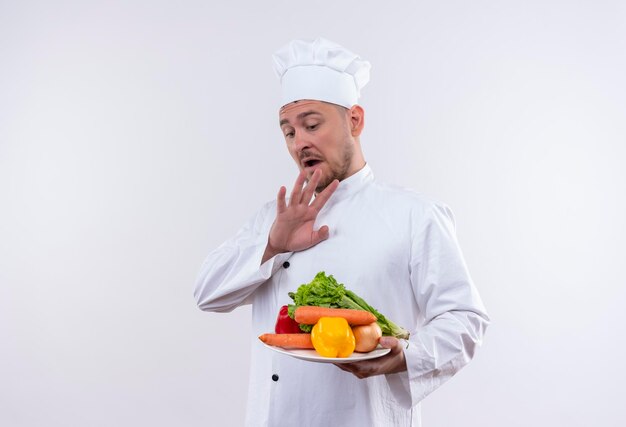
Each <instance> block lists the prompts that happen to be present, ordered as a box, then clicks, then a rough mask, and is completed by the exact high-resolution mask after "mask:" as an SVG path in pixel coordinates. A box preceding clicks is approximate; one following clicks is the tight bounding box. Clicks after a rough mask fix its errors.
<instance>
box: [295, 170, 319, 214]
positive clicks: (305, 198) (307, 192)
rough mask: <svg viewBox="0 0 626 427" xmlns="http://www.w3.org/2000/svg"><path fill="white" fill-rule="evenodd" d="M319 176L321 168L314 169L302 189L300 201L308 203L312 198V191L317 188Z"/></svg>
mask: <svg viewBox="0 0 626 427" xmlns="http://www.w3.org/2000/svg"><path fill="white" fill-rule="evenodd" d="M321 176H322V171H321V170H319V169H316V170H315V172H313V175H312V176H311V179H310V180H309V182H308V183H307V185H306V187H305V188H304V191H303V192H302V199H301V200H300V202H301V203H306V204H307V205H308V204H309V203H310V202H311V198H313V193H314V192H315V189H316V188H317V184H318V183H319V181H320V177H321Z"/></svg>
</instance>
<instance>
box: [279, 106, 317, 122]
mask: <svg viewBox="0 0 626 427" xmlns="http://www.w3.org/2000/svg"><path fill="white" fill-rule="evenodd" d="M312 114H319V115H321V114H322V113H320V112H317V111H314V110H309V111H304V112H302V113H300V114H298V115H297V116H296V120H297V121H300V120H302V119H304V118H305V117H307V116H310V115H312ZM286 124H289V120H287V119H282V120H281V121H280V123H279V125H280V126H282V125H286Z"/></svg>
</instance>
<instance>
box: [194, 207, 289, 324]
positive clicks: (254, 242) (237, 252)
mask: <svg viewBox="0 0 626 427" xmlns="http://www.w3.org/2000/svg"><path fill="white" fill-rule="evenodd" d="M274 206H275V203H273V204H272V203H268V204H267V205H265V206H264V207H263V208H262V209H261V210H260V211H259V212H258V213H257V214H256V215H255V216H254V217H253V218H252V219H250V220H249V221H248V222H247V223H246V224H245V225H244V226H243V228H241V229H240V230H239V231H238V232H237V234H236V235H235V236H234V237H233V238H231V239H229V240H227V241H226V242H224V243H223V244H222V245H220V246H219V247H218V248H217V249H215V250H214V251H213V252H211V253H210V254H209V256H208V257H207V258H206V260H205V261H204V263H203V264H202V267H201V268H200V273H199V275H198V279H197V281H196V287H195V292H194V297H195V299H196V302H197V303H198V307H199V308H200V309H201V310H204V311H216V312H228V311H232V310H233V309H234V308H236V307H238V306H240V305H242V304H247V303H250V299H249V297H250V296H251V295H252V294H253V292H254V291H255V289H257V288H258V287H259V286H260V285H261V284H263V283H264V282H265V281H266V280H267V279H269V278H270V277H271V276H272V274H274V273H275V272H276V270H278V269H279V268H280V266H281V265H282V263H283V261H284V260H285V259H287V258H289V256H290V255H291V253H283V254H278V255H276V256H275V257H273V258H271V259H269V260H267V261H266V262H264V263H263V264H261V261H262V258H263V254H264V252H265V247H266V245H267V239H268V236H269V230H270V228H271V226H272V223H273V220H274V216H273V215H274V213H275V210H274V209H275V208H274Z"/></svg>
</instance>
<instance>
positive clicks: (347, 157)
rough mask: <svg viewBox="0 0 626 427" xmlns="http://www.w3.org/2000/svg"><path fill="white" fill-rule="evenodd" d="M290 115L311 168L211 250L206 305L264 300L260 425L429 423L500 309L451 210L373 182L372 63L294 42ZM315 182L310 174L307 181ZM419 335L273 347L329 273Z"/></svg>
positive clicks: (258, 369) (255, 383)
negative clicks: (290, 307)
mask: <svg viewBox="0 0 626 427" xmlns="http://www.w3.org/2000/svg"><path fill="white" fill-rule="evenodd" d="M274 60H275V65H276V70H277V73H278V75H279V76H280V78H281V86H282V95H283V98H282V107H281V108H280V110H279V124H280V127H281V130H282V132H283V134H284V136H285V141H286V144H287V148H288V150H289V153H290V154H291V156H292V157H293V159H294V161H295V162H296V164H297V165H298V168H299V169H300V174H299V176H298V178H297V179H296V182H295V184H294V187H293V189H292V191H291V193H290V197H289V198H287V197H286V193H287V190H286V188H285V187H281V189H280V190H279V192H278V197H277V200H276V201H273V202H270V203H268V204H266V205H265V206H264V207H263V208H262V209H261V210H260V211H259V212H258V213H257V214H256V215H255V217H254V218H253V219H252V220H251V221H250V222H249V223H248V224H246V225H245V226H244V227H243V228H242V229H241V230H240V231H239V232H238V233H237V235H236V236H235V237H233V238H232V239H230V240H228V241H227V242H225V243H224V244H223V245H221V246H220V247H219V248H217V249H216V250H215V251H213V252H212V253H211V254H210V255H209V257H208V258H207V260H206V261H205V263H204V265H203V267H202V270H201V273H200V276H199V279H198V282H197V287H196V292H195V296H196V299H197V302H198V305H199V307H200V308H201V309H203V310H207V311H230V310H232V309H234V308H235V307H237V306H239V305H242V304H252V337H251V339H252V362H251V363H252V366H251V379H250V389H249V396H248V415H247V424H248V425H267V426H277V425H298V426H327V425H332V426H352V425H366V426H379V425H380V426H383V425H384V426H391V425H412V426H417V425H420V415H419V402H420V401H421V400H422V399H423V398H424V397H425V396H426V395H428V394H429V393H430V392H432V391H433V390H435V389H436V388H437V387H439V385H441V384H442V383H443V382H445V381H446V380H447V379H449V378H450V377H452V375H454V374H455V373H456V372H457V371H458V370H459V369H461V368H462V367H463V366H464V365H466V364H467V363H468V362H469V361H470V360H471V358H472V357H473V355H474V351H475V349H476V347H477V346H478V345H480V343H481V340H482V336H483V334H484V331H485V329H486V327H487V324H488V317H487V314H486V312H485V309H484V307H483V304H482V302H481V300H480V297H479V295H478V293H477V291H476V289H475V287H474V285H473V284H472V281H471V279H470V276H469V274H468V272H467V268H466V266H465V263H464V261H463V257H462V254H461V251H460V249H459V246H458V243H457V240H456V237H455V234H454V222H453V218H452V214H451V212H450V210H449V209H448V208H447V207H446V206H444V205H441V204H439V203H436V202H433V201H431V200H429V199H427V198H425V197H423V196H422V195H420V194H418V193H415V192H412V191H409V190H405V189H401V188H396V187H392V186H388V185H385V184H381V183H379V182H377V181H376V180H375V179H374V176H373V173H372V171H371V169H370V167H369V166H368V165H367V164H366V162H365V159H364V156H363V152H362V150H361V144H360V135H361V132H362V130H363V127H364V114H365V113H364V111H363V108H361V107H360V106H359V105H358V104H357V102H358V97H359V94H360V89H361V88H362V87H363V86H364V85H365V84H366V83H367V81H368V80H369V68H370V65H369V63H367V62H365V61H363V60H361V58H359V57H358V56H357V55H355V54H353V53H352V52H350V51H348V50H346V49H345V48H343V47H341V46H339V45H336V44H334V43H332V42H330V41H328V40H324V39H317V40H315V41H313V42H308V41H302V40H295V41H292V42H291V43H290V44H288V45H287V46H285V47H284V48H282V49H281V50H279V51H278V52H277V53H276V54H275V55H274ZM305 183H306V185H305ZM319 271H325V272H326V273H327V274H332V275H333V276H334V277H335V278H336V279H337V280H338V281H339V282H341V283H344V284H345V285H346V287H347V288H348V289H350V290H352V291H354V292H355V293H356V294H358V295H360V296H361V297H363V298H364V299H365V300H366V301H368V302H369V303H370V304H372V305H373V306H374V307H376V308H377V309H378V310H379V311H380V312H381V313H383V314H385V315H386V316H387V317H389V318H390V319H392V320H393V321H394V322H395V323H397V324H398V325H401V326H403V327H405V328H407V329H409V331H410V332H411V337H410V339H409V340H408V341H404V340H397V339H395V338H392V337H383V338H382V339H381V341H380V344H381V345H382V346H384V347H386V348H390V349H391V351H390V353H389V354H387V355H385V356H383V357H380V358H377V359H371V360H366V361H361V362H354V363H348V364H338V365H332V364H327V363H312V362H307V361H302V360H298V359H295V358H291V357H289V356H285V355H282V354H278V353H276V352H273V351H270V350H268V349H267V348H264V347H263V346H262V345H261V343H260V342H258V340H257V339H256V337H257V336H259V335H261V334H262V333H265V332H271V331H272V329H273V326H274V322H275V320H276V316H277V314H278V311H279V309H280V307H281V306H282V305H284V304H288V303H290V302H291V300H290V299H289V297H288V295H287V293H288V292H290V291H295V290H296V289H297V287H298V286H299V285H300V284H302V283H307V282H309V281H311V279H312V278H313V277H314V276H315V275H316V274H317V273H318V272H319Z"/></svg>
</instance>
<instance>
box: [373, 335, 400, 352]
mask: <svg viewBox="0 0 626 427" xmlns="http://www.w3.org/2000/svg"><path fill="white" fill-rule="evenodd" d="M378 343H379V344H380V345H381V346H382V347H385V348H390V349H391V350H392V351H393V350H400V351H401V350H402V346H401V345H400V340H398V339H397V338H396V337H380V340H379V341H378ZM396 347H397V348H396Z"/></svg>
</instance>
